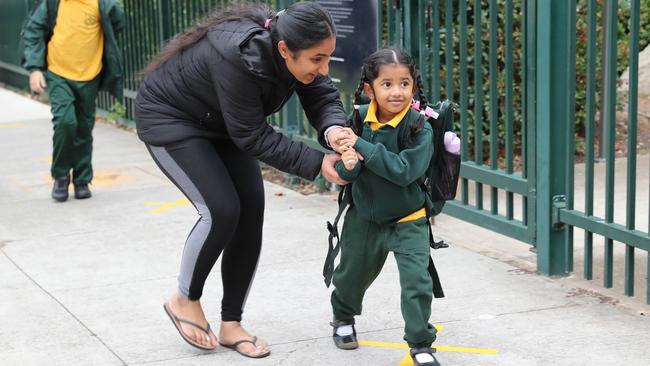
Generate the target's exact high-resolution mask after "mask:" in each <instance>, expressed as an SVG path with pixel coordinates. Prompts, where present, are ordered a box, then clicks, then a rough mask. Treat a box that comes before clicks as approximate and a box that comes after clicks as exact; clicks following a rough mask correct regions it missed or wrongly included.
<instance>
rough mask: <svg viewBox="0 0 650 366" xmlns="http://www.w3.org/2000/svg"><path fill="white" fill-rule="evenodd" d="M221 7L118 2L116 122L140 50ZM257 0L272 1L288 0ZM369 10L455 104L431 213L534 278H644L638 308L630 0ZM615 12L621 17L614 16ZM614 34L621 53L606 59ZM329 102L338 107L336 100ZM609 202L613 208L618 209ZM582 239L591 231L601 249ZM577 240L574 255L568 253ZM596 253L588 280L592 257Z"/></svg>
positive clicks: (289, 113)
mask: <svg viewBox="0 0 650 366" xmlns="http://www.w3.org/2000/svg"><path fill="white" fill-rule="evenodd" d="M226 2H227V1H219V0H138V1H136V0H125V1H124V7H125V11H126V14H127V25H128V26H127V28H126V31H125V32H124V33H123V34H122V35H121V43H122V45H123V47H124V54H125V65H124V66H125V71H126V80H125V95H126V104H125V106H124V107H125V111H126V117H125V120H126V121H128V120H130V119H132V117H133V102H134V98H135V95H136V93H137V89H138V86H139V84H140V81H141V76H140V74H139V71H140V70H141V69H142V68H143V67H144V66H145V63H146V62H147V60H148V59H149V58H150V56H151V55H153V54H155V53H156V52H157V51H158V50H159V49H160V46H161V45H162V44H163V43H164V41H166V40H168V39H169V38H170V37H171V36H173V35H174V34H176V33H177V32H179V31H181V30H182V29H184V28H186V27H188V26H190V25H191V24H192V23H193V22H195V21H196V20H197V19H199V18H202V17H203V16H205V15H206V14H207V12H208V9H211V8H212V7H214V6H215V5H221V4H223V3H226ZM266 2H267V3H268V4H269V5H270V6H272V7H274V8H278V9H279V8H284V7H286V6H287V5H289V4H290V3H292V2H293V1H290V0H286V1H282V0H277V1H266ZM31 3H32V1H7V2H3V3H2V4H0V24H2V32H0V50H1V52H0V80H1V81H3V82H6V83H10V84H14V85H18V86H20V87H26V86H27V84H26V75H27V74H26V72H25V70H23V69H22V68H20V65H19V60H20V56H19V55H18V54H17V52H16V50H17V47H18V37H19V36H18V34H19V32H20V27H21V25H22V20H23V19H24V15H25V14H26V13H27V12H28V11H29V9H30V4H31ZM378 4H379V5H378V11H377V17H378V24H379V29H378V44H380V45H388V44H391V45H397V46H402V47H404V48H406V49H407V50H408V51H409V52H410V53H411V54H412V55H413V56H414V57H415V58H416V59H417V60H418V61H419V65H420V67H421V71H422V74H423V79H424V84H425V88H426V90H427V92H428V95H429V96H430V99H432V100H437V99H442V98H449V99H452V100H454V101H456V102H457V103H458V104H459V106H460V108H459V119H458V124H457V128H458V130H459V131H460V134H461V139H462V140H463V141H466V143H465V144H464V145H463V147H462V150H461V157H462V161H463V164H462V168H461V177H462V181H461V184H460V191H459V193H460V195H459V197H458V200H456V201H453V202H450V203H449V204H447V205H446V207H445V213H447V214H450V215H452V216H455V217H458V218H461V219H463V220H466V221H468V222H471V223H474V224H477V225H480V226H483V227H485V228H488V229H491V230H494V231H497V232H499V233H502V234H504V235H507V236H510V237H513V238H516V239H518V240H521V241H523V242H526V243H529V244H532V245H534V246H535V250H536V251H537V254H538V255H537V264H538V270H539V271H540V272H542V273H545V274H549V275H566V274H568V273H570V272H573V271H575V268H574V262H576V264H578V265H582V267H583V273H584V277H585V278H586V279H593V278H596V277H599V276H602V280H603V285H604V287H606V288H608V287H613V286H614V287H615V285H616V283H617V282H616V279H617V276H618V275H619V274H620V276H623V278H624V285H623V287H624V290H623V291H624V293H625V294H626V295H628V296H632V295H634V294H635V288H637V291H636V292H637V293H638V292H639V291H640V290H639V288H640V285H641V284H640V282H643V281H645V284H644V285H645V288H646V294H647V300H646V301H647V302H648V303H650V283H649V282H648V281H649V280H648V277H649V276H648V273H647V271H646V273H645V275H642V274H641V273H639V272H640V271H637V270H636V269H638V267H639V266H638V263H637V262H639V255H638V253H636V251H639V250H641V251H643V252H644V253H643V254H645V256H646V258H648V259H647V260H646V262H647V263H643V264H644V265H647V267H648V268H650V257H648V251H649V250H650V237H649V234H648V229H647V226H646V231H643V227H644V226H645V224H646V223H645V222H644V223H639V220H638V219H637V218H639V217H644V216H645V215H648V216H650V213H649V212H647V211H648V207H650V202H639V203H638V204H637V197H638V195H637V192H638V191H639V190H640V189H646V188H648V187H640V186H639V185H638V184H637V181H638V179H637V171H643V170H646V169H647V170H650V167H640V168H639V167H637V165H638V163H639V161H638V160H637V151H636V141H637V139H638V136H637V134H638V131H639V130H638V120H637V109H636V108H637V99H638V56H637V55H638V52H639V47H640V46H639V44H640V40H639V34H640V30H641V26H640V20H641V19H642V18H641V16H642V14H641V10H640V0H620V1H617V0H608V1H605V2H599V1H597V0H563V1H551V0H414V1H395V0H384V1H381V2H378ZM622 9H623V10H625V12H624V13H625V14H627V15H624V16H621V15H620V14H621V10H622ZM599 19H600V20H599ZM599 29H602V30H601V31H599ZM621 29H623V30H625V31H624V32H623V33H621V32H622V31H621ZM601 36H604V37H603V38H602V39H603V40H604V41H602V42H601V41H600V39H601ZM622 37H623V38H625V41H626V42H627V43H625V45H626V47H625V48H623V49H624V50H625V52H627V53H628V55H629V56H628V57H627V58H625V57H621V53H620V52H621V51H620V50H621V46H620V44H621V42H620V40H621V39H622ZM578 39H579V40H580V41H579V42H578ZM583 46H584V47H583ZM599 50H602V52H601V51H599ZM624 63H626V64H629V70H630V71H629V86H628V87H627V88H626V90H625V94H626V96H625V101H624V103H626V104H627V108H628V110H627V112H628V118H627V121H626V133H627V139H628V141H629V142H628V144H627V160H626V169H625V172H624V173H625V174H626V184H625V188H624V190H625V194H624V195H622V194H621V193H622V191H623V189H622V188H623V187H615V184H614V182H615V179H614V178H615V175H616V170H615V162H616V144H615V143H616V136H617V134H620V133H622V132H621V131H619V130H618V129H617V128H616V123H617V122H616V121H617V119H616V117H617V109H616V108H617V102H621V100H622V99H621V96H622V94H621V93H620V92H619V91H618V90H617V80H618V77H619V75H620V73H621V66H622V65H623V64H624ZM582 65H585V67H584V69H583V68H582ZM578 66H580V67H578ZM601 80H602V82H601ZM343 100H344V103H345V104H346V105H347V106H349V97H348V96H343ZM576 101H577V102H576ZM99 106H100V108H102V109H104V110H110V109H111V108H112V107H113V100H112V99H110V97H108V96H107V95H105V94H102V95H101V96H100V98H99ZM270 120H271V122H272V123H273V124H274V125H275V126H277V127H278V128H281V129H282V130H283V131H285V132H286V133H288V134H290V135H292V136H293V137H294V138H296V139H301V140H303V141H306V142H308V143H310V144H312V145H315V143H314V131H313V130H312V129H311V127H310V126H309V124H308V122H307V121H306V118H305V117H304V114H303V112H302V110H301V108H300V106H299V103H298V102H297V100H296V99H292V100H290V101H289V103H288V104H287V106H286V107H285V108H284V109H283V110H282V111H281V112H280V113H278V114H276V115H274V116H272V117H271V118H270ZM576 126H579V128H576ZM596 128H598V131H597V130H596ZM583 130H584V133H583ZM578 132H579V133H578ZM596 136H599V137H598V140H597V137H596ZM596 142H600V144H599V145H600V149H601V152H602V153H601V154H600V155H601V157H604V158H605V163H604V170H605V172H604V174H603V175H604V178H603V179H602V180H600V179H599V178H598V175H597V174H596V172H597V171H598V169H599V167H600V166H602V165H597V164H596V160H597V157H596V150H595V148H594V143H596ZM577 144H582V145H584V146H585V148H584V165H576V160H575V156H576V150H575V147H576V145H577ZM576 166H578V167H579V168H580V169H584V183H582V182H580V183H577V179H576V173H575V169H576ZM577 184H584V187H581V186H577ZM576 187H578V188H580V190H583V189H584V199H583V198H582V197H576V195H575V191H576ZM601 187H604V189H602V190H601V189H600V188H601ZM617 188H618V189H617ZM599 195H602V199H599ZM619 197H620V198H619ZM580 201H584V202H580ZM576 202H577V203H576ZM618 202H621V203H622V202H625V204H624V210H622V211H621V210H620V208H621V207H622V206H621V203H619V204H618V205H617V203H618ZM577 206H579V207H577ZM601 206H602V212H600V211H599V210H598V209H599V208H600V207H601ZM616 208H619V210H618V211H617V210H616ZM617 212H619V214H617ZM620 212H622V214H621V213H620ZM622 216H624V219H622V218H621V217H622ZM648 226H650V222H649V223H648ZM576 228H577V229H579V230H578V231H577V232H576V230H575V229H576ZM576 234H583V235H584V243H583V244H582V243H577V244H576V246H574V236H575V235H576ZM594 235H597V236H601V237H603V239H604V240H603V245H602V252H601V253H602V255H601V254H599V251H598V250H597V248H598V247H599V243H595V242H594ZM615 242H620V243H622V244H621V245H620V247H622V248H624V260H623V261H622V266H623V268H622V269H621V268H619V267H617V266H616V265H615V263H616V261H615V259H616V252H617V251H616V250H615V249H616V248H617V247H615V245H614V243H615ZM580 245H582V246H583V249H582V250H583V253H582V255H580V254H579V253H578V250H579V249H580V248H576V247H577V246H580ZM595 248H596V249H595ZM576 253H578V254H576ZM601 259H602V263H603V264H602V268H603V270H602V272H603V273H602V274H601V275H599V274H598V273H594V263H595V262H598V263H600V261H601ZM635 278H636V281H635Z"/></svg>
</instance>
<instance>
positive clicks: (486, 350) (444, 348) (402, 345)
mask: <svg viewBox="0 0 650 366" xmlns="http://www.w3.org/2000/svg"><path fill="white" fill-rule="evenodd" d="M359 344H360V345H362V346H370V347H383V348H403V349H408V348H409V346H408V344H406V343H391V342H372V341H361V340H360V341H359ZM435 347H436V349H437V350H438V351H441V352H462V353H482V354H487V355H495V354H497V353H499V350H498V349H492V348H467V347H449V346H438V345H435Z"/></svg>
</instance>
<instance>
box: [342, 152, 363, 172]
mask: <svg viewBox="0 0 650 366" xmlns="http://www.w3.org/2000/svg"><path fill="white" fill-rule="evenodd" d="M358 154H359V153H357V151H356V150H354V149H353V148H352V147H350V146H348V147H347V148H346V149H345V150H344V151H343V154H342V155H341V159H342V160H343V165H344V166H345V169H347V170H352V169H354V167H355V166H356V165H357V163H358V162H359V159H358V157H357V155H358Z"/></svg>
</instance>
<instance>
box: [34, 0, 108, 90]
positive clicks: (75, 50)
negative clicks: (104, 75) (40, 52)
mask: <svg viewBox="0 0 650 366" xmlns="http://www.w3.org/2000/svg"><path fill="white" fill-rule="evenodd" d="M103 53H104V32H103V31H102V24H101V21H100V18H99V1H98V0H61V1H60V3H59V11H58V13H57V17H56V25H55V26H54V31H53V34H52V38H51V39H50V42H49V43H48V45H47V64H48V69H49V70H50V71H51V72H53V73H55V74H57V75H59V76H61V77H64V78H66V79H69V80H74V81H88V80H92V79H94V78H95V77H96V76H97V75H99V73H100V72H101V71H102V56H103Z"/></svg>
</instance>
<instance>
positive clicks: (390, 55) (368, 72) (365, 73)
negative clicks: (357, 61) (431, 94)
mask: <svg viewBox="0 0 650 366" xmlns="http://www.w3.org/2000/svg"><path fill="white" fill-rule="evenodd" d="M392 64H397V65H404V66H406V67H408V69H409V72H410V73H411V77H412V78H413V81H414V82H415V83H416V86H417V88H418V98H419V100H420V110H421V111H424V110H426V107H427V105H428V102H427V97H426V96H425V93H424V88H423V83H422V77H421V76H420V71H419V70H418V66H417V64H416V63H415V61H414V60H413V58H411V56H409V54H408V53H407V52H406V51H405V50H403V49H401V48H396V47H387V48H382V49H379V50H377V51H375V52H374V53H373V54H371V55H370V56H368V58H366V61H365V62H364V64H363V66H362V67H361V78H360V79H359V86H358V87H357V90H356V91H355V93H354V105H355V108H354V112H353V113H352V126H351V127H352V129H353V130H354V132H355V133H356V134H357V135H361V131H362V129H363V121H362V120H361V115H360V114H359V109H358V107H357V106H358V105H360V104H361V103H362V97H361V93H362V92H363V85H364V83H368V84H369V85H371V87H372V82H373V81H374V80H375V79H376V78H378V77H379V71H380V69H381V67H382V66H385V65H392ZM423 126H424V116H422V115H421V116H420V118H418V120H417V121H416V122H415V123H412V124H411V127H410V131H409V138H410V137H412V136H415V135H417V134H418V132H420V130H422V127H423Z"/></svg>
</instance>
